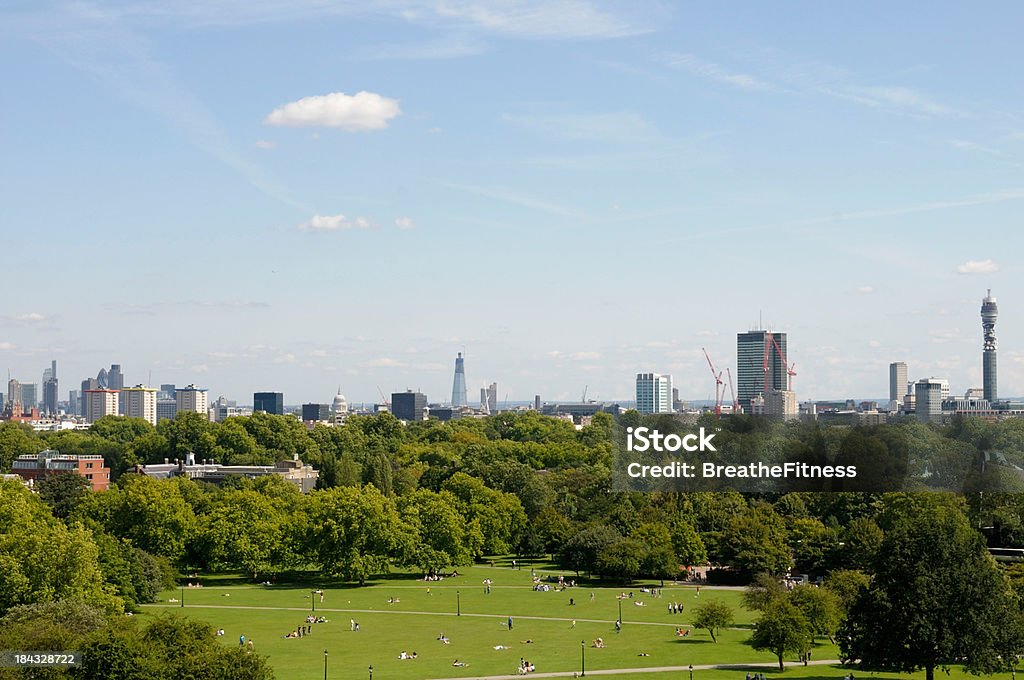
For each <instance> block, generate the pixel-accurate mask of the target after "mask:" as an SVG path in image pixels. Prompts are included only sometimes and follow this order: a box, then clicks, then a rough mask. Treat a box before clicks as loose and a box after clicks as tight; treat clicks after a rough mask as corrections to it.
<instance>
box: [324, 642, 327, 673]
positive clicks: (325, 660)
mask: <svg viewBox="0 0 1024 680" xmlns="http://www.w3.org/2000/svg"><path fill="white" fill-rule="evenodd" d="M324 680H327V650H326V649H325V650H324Z"/></svg>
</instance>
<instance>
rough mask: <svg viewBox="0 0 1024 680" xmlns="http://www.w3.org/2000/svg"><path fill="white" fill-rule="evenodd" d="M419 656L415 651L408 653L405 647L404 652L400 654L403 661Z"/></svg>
mask: <svg viewBox="0 0 1024 680" xmlns="http://www.w3.org/2000/svg"><path fill="white" fill-rule="evenodd" d="M417 656H418V655H417V654H416V652H413V653H412V654H406V653H405V650H404V649H403V650H402V653H401V654H399V655H398V658H399V659H401V660H402V661H415V660H416V658H417Z"/></svg>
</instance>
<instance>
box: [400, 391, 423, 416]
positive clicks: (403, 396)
mask: <svg viewBox="0 0 1024 680" xmlns="http://www.w3.org/2000/svg"><path fill="white" fill-rule="evenodd" d="M426 410H427V395H425V394H422V393H420V392H413V391H412V390H406V391H405V392H395V393H393V394H392V395H391V413H393V414H394V416H395V417H396V418H398V419H399V420H423V419H424V418H425V417H426Z"/></svg>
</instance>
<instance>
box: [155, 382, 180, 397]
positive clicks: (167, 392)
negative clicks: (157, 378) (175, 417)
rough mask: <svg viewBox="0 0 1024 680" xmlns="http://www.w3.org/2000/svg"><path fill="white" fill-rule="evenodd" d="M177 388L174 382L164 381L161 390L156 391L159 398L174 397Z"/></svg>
mask: <svg viewBox="0 0 1024 680" xmlns="http://www.w3.org/2000/svg"><path fill="white" fill-rule="evenodd" d="M175 391H176V389H175V387H174V384H173V383H162V384H161V385H160V391H159V392H157V393H156V398H157V399H174V393H175Z"/></svg>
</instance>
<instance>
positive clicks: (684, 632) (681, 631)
mask: <svg viewBox="0 0 1024 680" xmlns="http://www.w3.org/2000/svg"><path fill="white" fill-rule="evenodd" d="M689 635H690V629H689V628H676V637H688V636H689Z"/></svg>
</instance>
